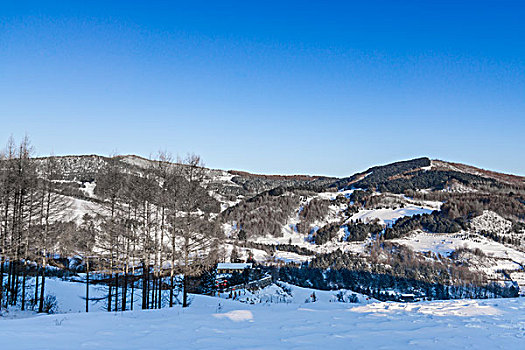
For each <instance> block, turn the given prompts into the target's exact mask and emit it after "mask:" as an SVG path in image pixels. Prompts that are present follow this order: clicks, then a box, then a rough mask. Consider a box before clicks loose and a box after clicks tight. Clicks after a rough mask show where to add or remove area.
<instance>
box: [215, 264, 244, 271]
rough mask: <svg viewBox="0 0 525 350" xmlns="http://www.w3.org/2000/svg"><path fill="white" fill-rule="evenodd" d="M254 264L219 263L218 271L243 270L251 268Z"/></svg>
mask: <svg viewBox="0 0 525 350" xmlns="http://www.w3.org/2000/svg"><path fill="white" fill-rule="evenodd" d="M251 267H252V263H218V264H217V269H225V270H243V269H245V268H251Z"/></svg>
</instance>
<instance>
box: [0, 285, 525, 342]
mask: <svg viewBox="0 0 525 350" xmlns="http://www.w3.org/2000/svg"><path fill="white" fill-rule="evenodd" d="M289 287H290V288H291V294H292V297H291V298H290V302H287V303H256V304H253V305H252V304H246V303H241V302H238V301H232V300H225V299H221V298H217V297H207V296H200V295H196V296H193V302H192V305H191V306H190V307H189V308H187V309H184V310H183V309H182V308H181V307H180V306H177V307H174V308H172V309H169V308H166V309H162V310H147V311H143V310H136V311H128V312H118V313H115V312H112V313H107V312H92V313H88V314H85V313H70V314H55V315H41V316H36V317H32V318H24V319H1V318H0V339H1V348H2V349H5V350H9V349H17V350H21V349H50V350H51V349H52V350H55V349H97V350H98V349H130V350H132V349H320V348H323V349H407V348H409V349H410V348H411V349H440V350H442V349H446V348H450V349H496V348H500V349H522V348H523V344H524V338H525V298H518V299H493V300H455V301H432V302H419V303H395V302H386V303H379V302H373V301H366V300H362V299H360V300H359V303H357V304H351V303H341V302H336V301H334V298H333V296H334V294H335V293H336V292H328V291H313V290H309V289H304V288H298V287H293V286H289ZM268 292H269V293H271V288H269V289H268ZM312 292H315V293H316V298H317V301H316V302H311V300H309V302H305V301H306V300H307V299H309V297H310V295H311V293H312ZM73 294H74V293H73ZM71 297H72V296H71ZM71 302H72V303H74V302H75V299H74V298H73V299H72V301H71ZM82 302H83V301H81V303H82Z"/></svg>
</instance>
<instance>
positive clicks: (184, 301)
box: [182, 274, 188, 307]
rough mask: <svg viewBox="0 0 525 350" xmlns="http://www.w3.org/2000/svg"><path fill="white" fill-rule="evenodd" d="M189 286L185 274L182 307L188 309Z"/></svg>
mask: <svg viewBox="0 0 525 350" xmlns="http://www.w3.org/2000/svg"><path fill="white" fill-rule="evenodd" d="M187 286H188V282H187V277H186V274H184V276H183V277H182V288H183V291H182V307H188V289H187Z"/></svg>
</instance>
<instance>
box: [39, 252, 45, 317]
mask: <svg viewBox="0 0 525 350" xmlns="http://www.w3.org/2000/svg"><path fill="white" fill-rule="evenodd" d="M42 265H43V266H42V282H41V283H40V303H39V305H38V312H40V313H42V312H44V289H45V284H46V263H45V258H44V263H43V264H42Z"/></svg>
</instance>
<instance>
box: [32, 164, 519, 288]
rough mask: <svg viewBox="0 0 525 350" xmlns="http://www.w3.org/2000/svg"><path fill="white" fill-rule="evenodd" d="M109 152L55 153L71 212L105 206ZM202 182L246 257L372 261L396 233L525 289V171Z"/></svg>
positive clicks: (218, 173)
mask: <svg viewBox="0 0 525 350" xmlns="http://www.w3.org/2000/svg"><path fill="white" fill-rule="evenodd" d="M44 160H45V159H44V158H41V159H39V160H38V161H39V162H42V163H43V161H44ZM110 160H111V158H107V157H102V156H96V155H90V156H65V157H56V161H57V164H58V167H59V169H60V171H59V173H60V174H62V175H61V176H62V178H61V179H59V180H57V181H58V182H60V184H61V187H60V188H61V193H62V194H63V196H65V197H67V198H68V200H69V201H70V203H71V205H70V206H69V207H68V209H65V210H64V212H63V215H62V218H63V219H64V220H67V219H69V220H76V221H78V220H80V219H81V218H82V216H83V215H84V214H85V213H90V212H93V211H97V212H99V213H100V212H103V208H102V206H101V198H98V197H97V195H96V186H97V178H98V174H99V173H100V171H101V170H102V169H103V168H104V167H105V166H106V165H107V163H108V161H110ZM113 160H116V161H117V162H118V164H119V166H120V169H121V170H122V171H123V172H127V173H135V174H140V173H141V172H144V171H146V170H147V169H149V168H151V167H152V166H154V164H155V161H152V160H148V159H145V158H142V157H138V156H132V155H130V156H117V157H115V158H113ZM169 166H172V167H183V166H185V165H181V164H176V163H170V165H169ZM202 185H203V187H204V188H205V190H206V194H207V197H208V199H207V202H206V203H207V205H206V210H208V211H211V212H213V213H214V218H215V220H217V221H218V223H219V224H220V226H221V227H222V230H223V233H224V235H225V237H226V238H225V240H224V244H223V247H224V249H225V254H226V256H229V254H230V251H231V250H232V249H234V247H235V249H236V250H237V251H238V253H239V254H240V258H241V259H247V258H248V255H250V254H251V255H253V256H254V258H255V259H256V260H258V261H268V262H270V261H271V262H274V263H275V262H279V261H281V262H298V263H300V262H304V261H308V260H310V259H312V258H313V257H314V256H315V255H319V254H328V253H333V252H335V251H338V250H340V251H342V252H346V253H348V254H354V255H355V256H359V257H361V258H363V259H365V260H366V259H368V257H369V256H370V254H371V253H370V252H371V247H373V246H374V244H377V242H383V241H389V242H391V243H394V244H398V245H403V246H406V247H410V248H411V249H412V250H414V251H415V252H416V253H421V254H422V255H421V256H423V255H424V256H425V259H433V260H435V261H441V260H442V259H448V260H449V261H450V262H451V263H453V264H456V265H458V266H462V267H467V268H468V269H471V270H473V271H478V272H480V273H484V274H486V275H487V276H488V277H489V278H490V279H493V280H497V281H506V282H507V283H512V282H515V283H517V284H519V285H520V286H521V289H522V290H523V289H525V271H524V265H525V178H523V177H520V176H515V175H507V174H500V173H496V172H492V171H487V170H482V169H478V168H475V167H472V166H468V165H464V164H457V163H449V162H445V161H441V160H430V159H428V158H418V159H413V160H408V161H402V162H397V163H392V164H388V165H384V166H375V167H372V168H369V169H367V170H366V171H363V172H361V173H358V174H355V175H352V176H349V177H347V178H328V177H321V176H303V175H297V176H279V175H258V174H250V173H246V172H239V171H234V170H229V171H226V170H218V169H204V180H203V182H202ZM210 203H211V204H210ZM203 208H204V207H203Z"/></svg>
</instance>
